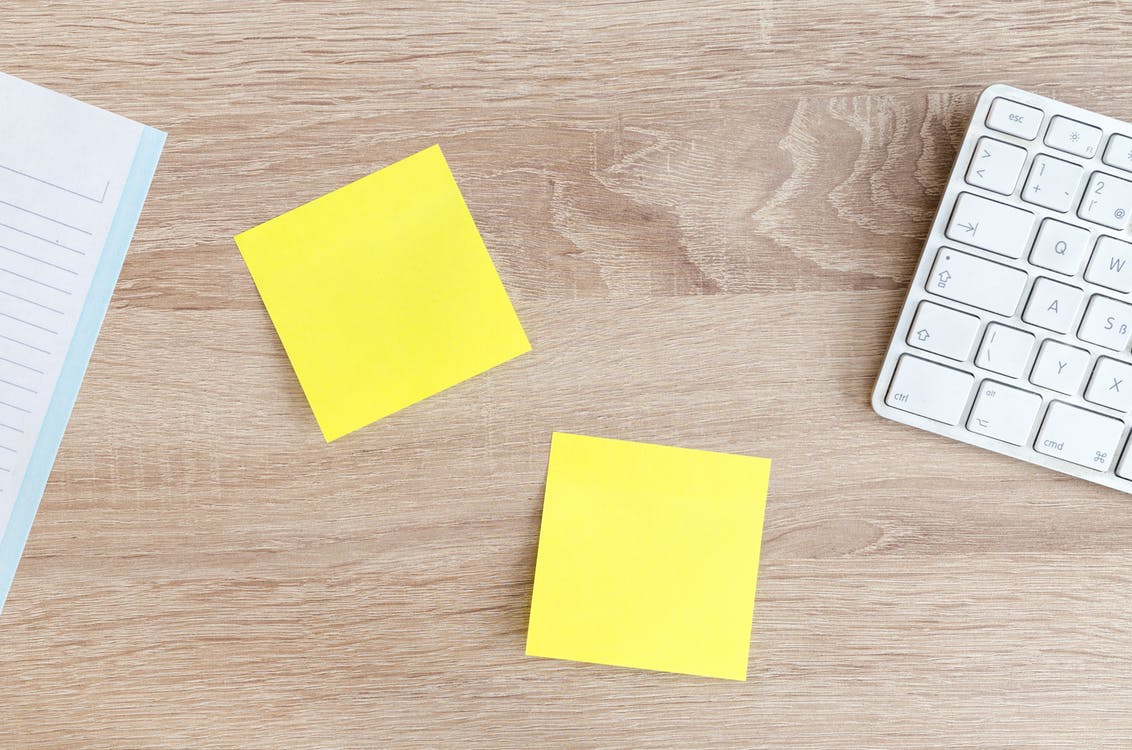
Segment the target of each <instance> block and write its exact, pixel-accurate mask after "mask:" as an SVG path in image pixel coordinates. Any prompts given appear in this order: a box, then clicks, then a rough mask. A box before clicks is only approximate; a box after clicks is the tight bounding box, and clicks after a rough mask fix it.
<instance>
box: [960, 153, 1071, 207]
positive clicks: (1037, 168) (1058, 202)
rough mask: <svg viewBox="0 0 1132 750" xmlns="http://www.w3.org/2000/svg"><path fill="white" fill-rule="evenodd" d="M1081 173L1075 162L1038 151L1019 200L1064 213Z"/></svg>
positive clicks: (1069, 204)
mask: <svg viewBox="0 0 1132 750" xmlns="http://www.w3.org/2000/svg"><path fill="white" fill-rule="evenodd" d="M1084 172H1085V170H1084V169H1082V168H1081V167H1079V166H1077V165H1076V164H1070V163H1069V162H1067V161H1063V160H1061V159H1054V158H1053V157H1052V156H1046V155H1045V154H1039V155H1038V156H1035V157H1034V163H1033V164H1031V165H1030V174H1029V175H1028V176H1027V177H1026V187H1024V188H1022V200H1024V201H1026V202H1027V203H1036V204H1037V205H1039V206H1045V207H1046V208H1052V209H1053V210H1054V211H1060V212H1061V213H1065V212H1066V211H1068V210H1069V209H1071V208H1073V196H1075V195H1076V194H1077V186H1078V185H1080V184H1081V175H1082V174H1084ZM968 182H970V180H968Z"/></svg>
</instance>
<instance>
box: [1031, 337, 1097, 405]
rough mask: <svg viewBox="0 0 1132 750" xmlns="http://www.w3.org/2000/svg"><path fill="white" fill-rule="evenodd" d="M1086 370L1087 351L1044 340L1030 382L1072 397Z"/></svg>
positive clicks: (1087, 362) (1087, 366)
mask: <svg viewBox="0 0 1132 750" xmlns="http://www.w3.org/2000/svg"><path fill="white" fill-rule="evenodd" d="M1088 368H1089V353H1088V352H1087V351H1085V350H1084V349H1078V348H1077V347H1075V346H1066V345H1065V344H1062V343H1061V342H1059V341H1054V340H1052V339H1046V340H1045V341H1044V342H1042V348H1041V349H1039V350H1038V358H1037V359H1036V360H1035V361H1034V370H1033V372H1031V373H1030V382H1031V383H1033V384H1034V385H1040V386H1042V387H1043V388H1049V389H1050V390H1051V391H1057V392H1058V393H1064V394H1066V395H1067V396H1072V395H1073V394H1075V393H1076V392H1077V389H1078V388H1080V387H1081V379H1082V378H1084V377H1085V371H1086V370H1087V369H1088Z"/></svg>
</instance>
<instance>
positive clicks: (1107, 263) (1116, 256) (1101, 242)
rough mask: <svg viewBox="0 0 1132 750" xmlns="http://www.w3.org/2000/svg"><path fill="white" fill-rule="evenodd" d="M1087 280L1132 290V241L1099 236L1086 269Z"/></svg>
mask: <svg viewBox="0 0 1132 750" xmlns="http://www.w3.org/2000/svg"><path fill="white" fill-rule="evenodd" d="M1085 281H1091V282H1092V283H1094V284H1098V285H1100V286H1103V287H1108V288H1109V289H1115V290H1116V291H1118V292H1132V243H1128V242H1124V241H1122V240H1118V239H1114V238H1112V237H1099V238H1098V239H1097V246H1096V247H1095V248H1093V257H1092V259H1091V260H1090V261H1089V267H1088V268H1086V269H1085Z"/></svg>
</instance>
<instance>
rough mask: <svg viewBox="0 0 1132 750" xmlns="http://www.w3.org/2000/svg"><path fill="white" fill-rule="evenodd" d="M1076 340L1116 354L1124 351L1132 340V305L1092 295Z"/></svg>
mask: <svg viewBox="0 0 1132 750" xmlns="http://www.w3.org/2000/svg"><path fill="white" fill-rule="evenodd" d="M1077 338H1079V339H1081V340H1082V341H1088V342H1089V343H1090V344H1099V345H1100V346H1103V347H1105V348H1106V349H1112V350H1114V351H1118V352H1120V351H1124V350H1126V349H1127V348H1128V342H1129V340H1130V339H1132V305H1129V304H1125V303H1124V302H1117V301H1116V300H1114V299H1111V298H1109V297H1105V296H1102V295H1100V294H1095V295H1093V298H1092V299H1091V300H1089V307H1088V308H1087V309H1086V310H1085V317H1084V318H1082V319H1081V328H1080V330H1078V331H1077Z"/></svg>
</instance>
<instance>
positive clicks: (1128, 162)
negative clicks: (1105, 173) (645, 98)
mask: <svg viewBox="0 0 1132 750" xmlns="http://www.w3.org/2000/svg"><path fill="white" fill-rule="evenodd" d="M1101 160H1102V161H1103V162H1104V163H1105V164H1107V165H1109V166H1110V167H1116V168H1117V169H1123V170H1124V171H1125V172H1132V138H1129V137H1128V136H1126V135H1120V134H1118V133H1114V134H1113V135H1112V137H1111V138H1109V139H1108V146H1106V147H1105V150H1104V156H1103V157H1101Z"/></svg>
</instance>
